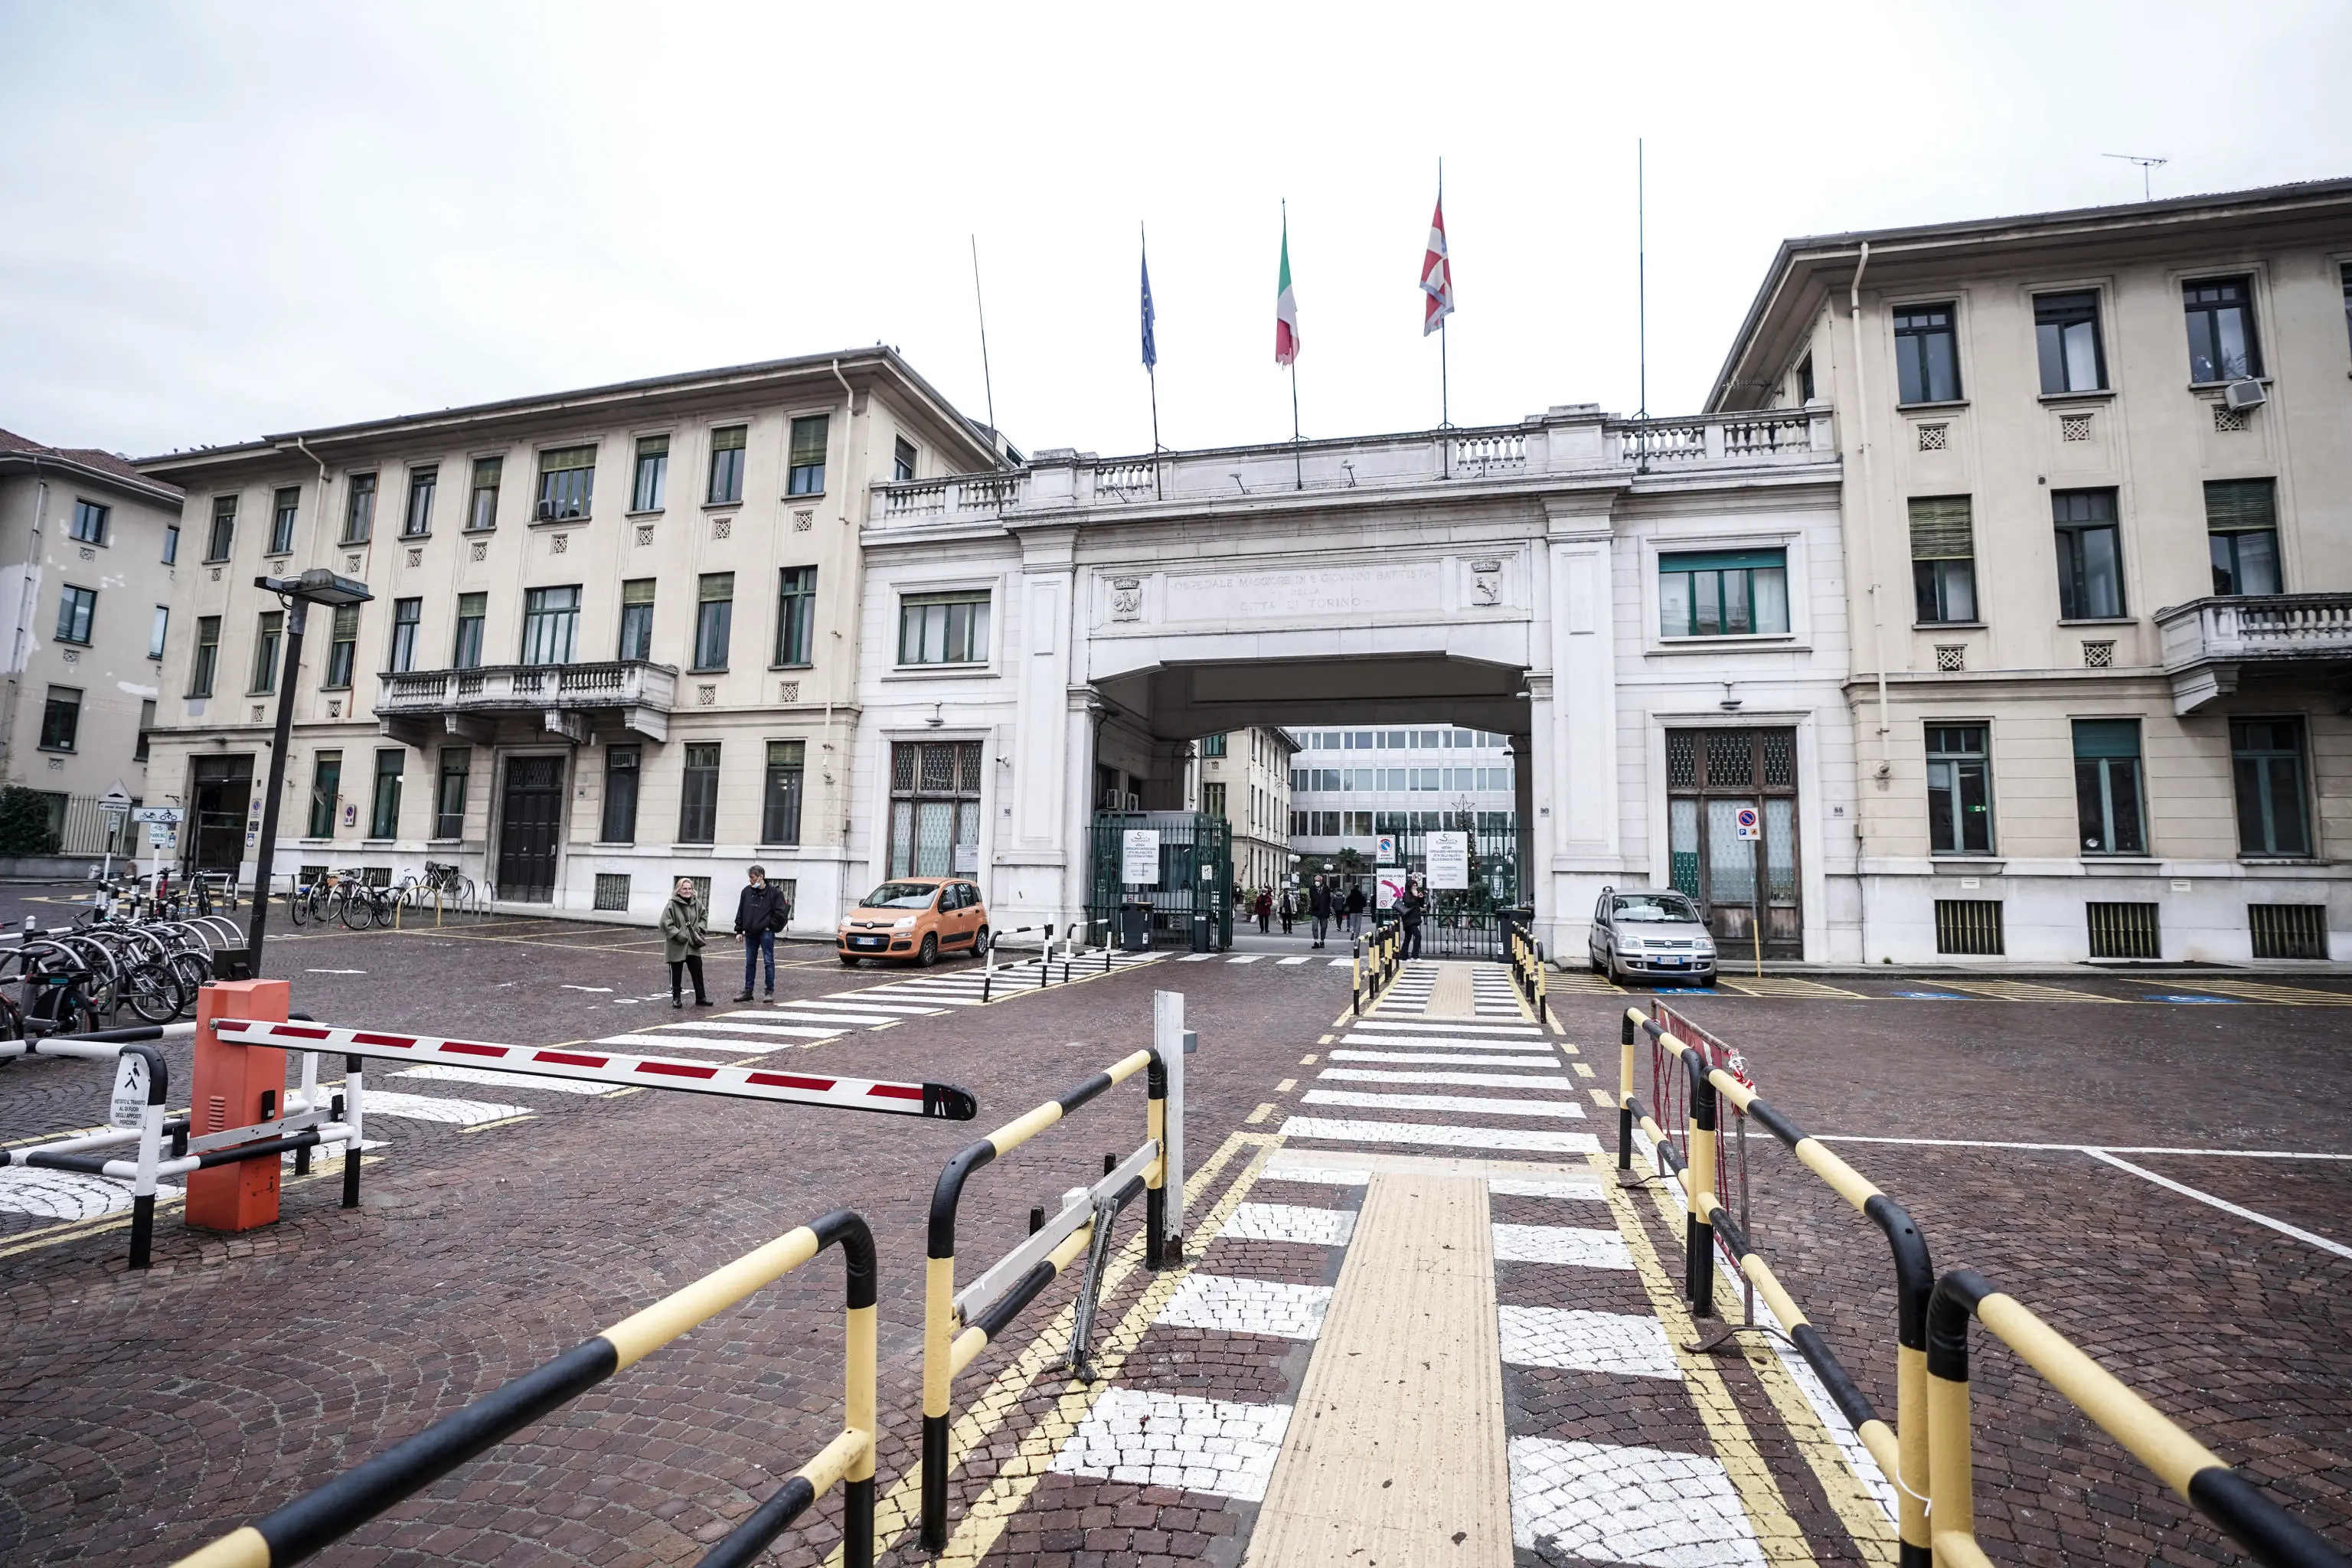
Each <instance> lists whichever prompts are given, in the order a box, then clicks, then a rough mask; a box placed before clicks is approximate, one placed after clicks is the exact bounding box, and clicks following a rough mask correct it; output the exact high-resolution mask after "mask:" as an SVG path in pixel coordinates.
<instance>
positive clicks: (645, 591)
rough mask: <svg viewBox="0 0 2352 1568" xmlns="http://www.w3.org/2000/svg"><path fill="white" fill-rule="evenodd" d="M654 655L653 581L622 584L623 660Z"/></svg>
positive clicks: (641, 580)
mask: <svg viewBox="0 0 2352 1568" xmlns="http://www.w3.org/2000/svg"><path fill="white" fill-rule="evenodd" d="M653 656H654V580H653V579H652V578H650V577H637V578H634V579H632V580H630V581H629V582H626V583H624V584H621V651H620V653H619V654H618V655H616V656H615V657H617V658H653Z"/></svg>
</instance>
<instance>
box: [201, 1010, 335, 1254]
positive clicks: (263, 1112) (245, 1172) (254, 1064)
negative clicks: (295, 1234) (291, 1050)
mask: <svg viewBox="0 0 2352 1568" xmlns="http://www.w3.org/2000/svg"><path fill="white" fill-rule="evenodd" d="M292 994H293V989H292V987H291V986H289V984H287V983H286V982H285V981H283V980H215V981H210V982H207V983H206V984H205V985H203V986H202V987H200V988H199V989H198V990H197V992H196V1064H195V1068H196V1070H195V1075H194V1084H193V1087H192V1088H191V1089H190V1098H189V1101H188V1120H189V1123H190V1128H191V1131H193V1132H194V1135H195V1136H197V1137H203V1136H204V1135H205V1133H208V1132H221V1131H226V1130H227V1129H229V1128H232V1127H250V1126H252V1125H254V1124H255V1123H256V1122H261V1121H275V1120H276V1119H277V1118H278V1116H280V1115H282V1114H283V1113H284V1108H285V1098H286V1053H285V1052H284V1051H282V1050H278V1049H277V1048H276V1047H270V1046H244V1045H233V1044H231V1043H229V1042H228V1041H226V1040H223V1039H222V1038H221V1037H219V1035H218V1034H216V1033H215V1031H214V1028H213V1026H214V1024H215V1022H217V1021H218V1020H220V1019H222V1018H248V1019H251V1020H253V1021H255V1022H257V1023H273V1024H282V1023H284V1022H285V1021H286V1012H287V1005H288V1003H289V1001H290V1000H291V997H292ZM355 1157H356V1156H355V1154H352V1153H346V1154H345V1156H344V1158H345V1159H353V1158H355ZM183 1213H184V1215H185V1217H186V1219H187V1222H188V1224H190V1225H191V1226H195V1227H196V1228H198V1229H200V1230H224V1231H239V1230H252V1229H254V1228H255V1227H256V1226H265V1225H274V1224H276V1223H277V1220H278V1162H277V1161H276V1160H275V1159H266V1160H240V1161H238V1162H237V1163H235V1164H233V1165H220V1166H215V1167H214V1168H213V1169H211V1170H209V1171H191V1172H189V1173H188V1196H187V1204H186V1206H185V1208H184V1210H183Z"/></svg>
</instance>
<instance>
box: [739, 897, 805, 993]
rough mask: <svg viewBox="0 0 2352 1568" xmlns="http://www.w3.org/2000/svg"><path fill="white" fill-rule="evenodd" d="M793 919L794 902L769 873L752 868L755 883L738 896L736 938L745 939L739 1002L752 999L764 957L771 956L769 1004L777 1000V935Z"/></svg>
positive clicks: (769, 966)
mask: <svg viewBox="0 0 2352 1568" xmlns="http://www.w3.org/2000/svg"><path fill="white" fill-rule="evenodd" d="M792 918H793V905H792V900H789V899H787V898H786V897H784V890H783V889H782V888H779V887H777V886H776V885H775V884H774V883H773V882H771V881H769V880H768V873H767V872H766V871H765V870H764V869H762V868H760V867H758V866H754V867H752V868H751V883H750V885H749V886H747V887H746V888H745V889H743V890H742V891H741V892H740V893H738V894H736V895H735V934H736V935H737V936H740V937H741V938H742V939H743V992H742V994H740V995H739V996H737V997H736V998H735V1000H737V1001H738V1002H749V1001H750V1000H751V983H752V982H753V981H755V980H757V979H758V978H759V975H760V955H761V953H763V952H764V953H766V954H767V956H768V1000H769V1001H771V1002H772V1001H774V1000H775V999H776V933H777V932H778V931H782V930H783V929H784V927H785V925H786V924H787V923H788V922H790V921H791V920H792Z"/></svg>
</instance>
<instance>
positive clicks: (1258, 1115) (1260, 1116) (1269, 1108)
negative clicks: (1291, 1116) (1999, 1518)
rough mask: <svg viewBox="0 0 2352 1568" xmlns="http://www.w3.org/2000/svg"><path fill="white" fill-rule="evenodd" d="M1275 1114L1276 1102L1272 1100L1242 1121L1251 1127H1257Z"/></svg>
mask: <svg viewBox="0 0 2352 1568" xmlns="http://www.w3.org/2000/svg"><path fill="white" fill-rule="evenodd" d="M1273 1114H1274V1102H1273V1101H1272V1100H1268V1101H1267V1102H1266V1103H1265V1104H1264V1105H1261V1106H1259V1107H1258V1108H1257V1109H1256V1110H1253V1111H1251V1112H1250V1113H1249V1114H1248V1115H1247V1116H1244V1117H1243V1118H1242V1120H1243V1121H1245V1122H1247V1123H1248V1124H1249V1125H1250V1126H1252V1127H1255V1126H1256V1125H1257V1124H1258V1123H1259V1122H1261V1121H1265V1119H1266V1118H1267V1117H1269V1116H1271V1115H1273Z"/></svg>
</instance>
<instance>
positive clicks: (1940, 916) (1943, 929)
mask: <svg viewBox="0 0 2352 1568" xmlns="http://www.w3.org/2000/svg"><path fill="white" fill-rule="evenodd" d="M1936 951H1937V952H1957V953H1965V954H1969V955H1970V956H1973V957H1978V958H1994V957H1998V956H2000V952H2001V937H2000V900H1999V899H1937V900H1936Z"/></svg>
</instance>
